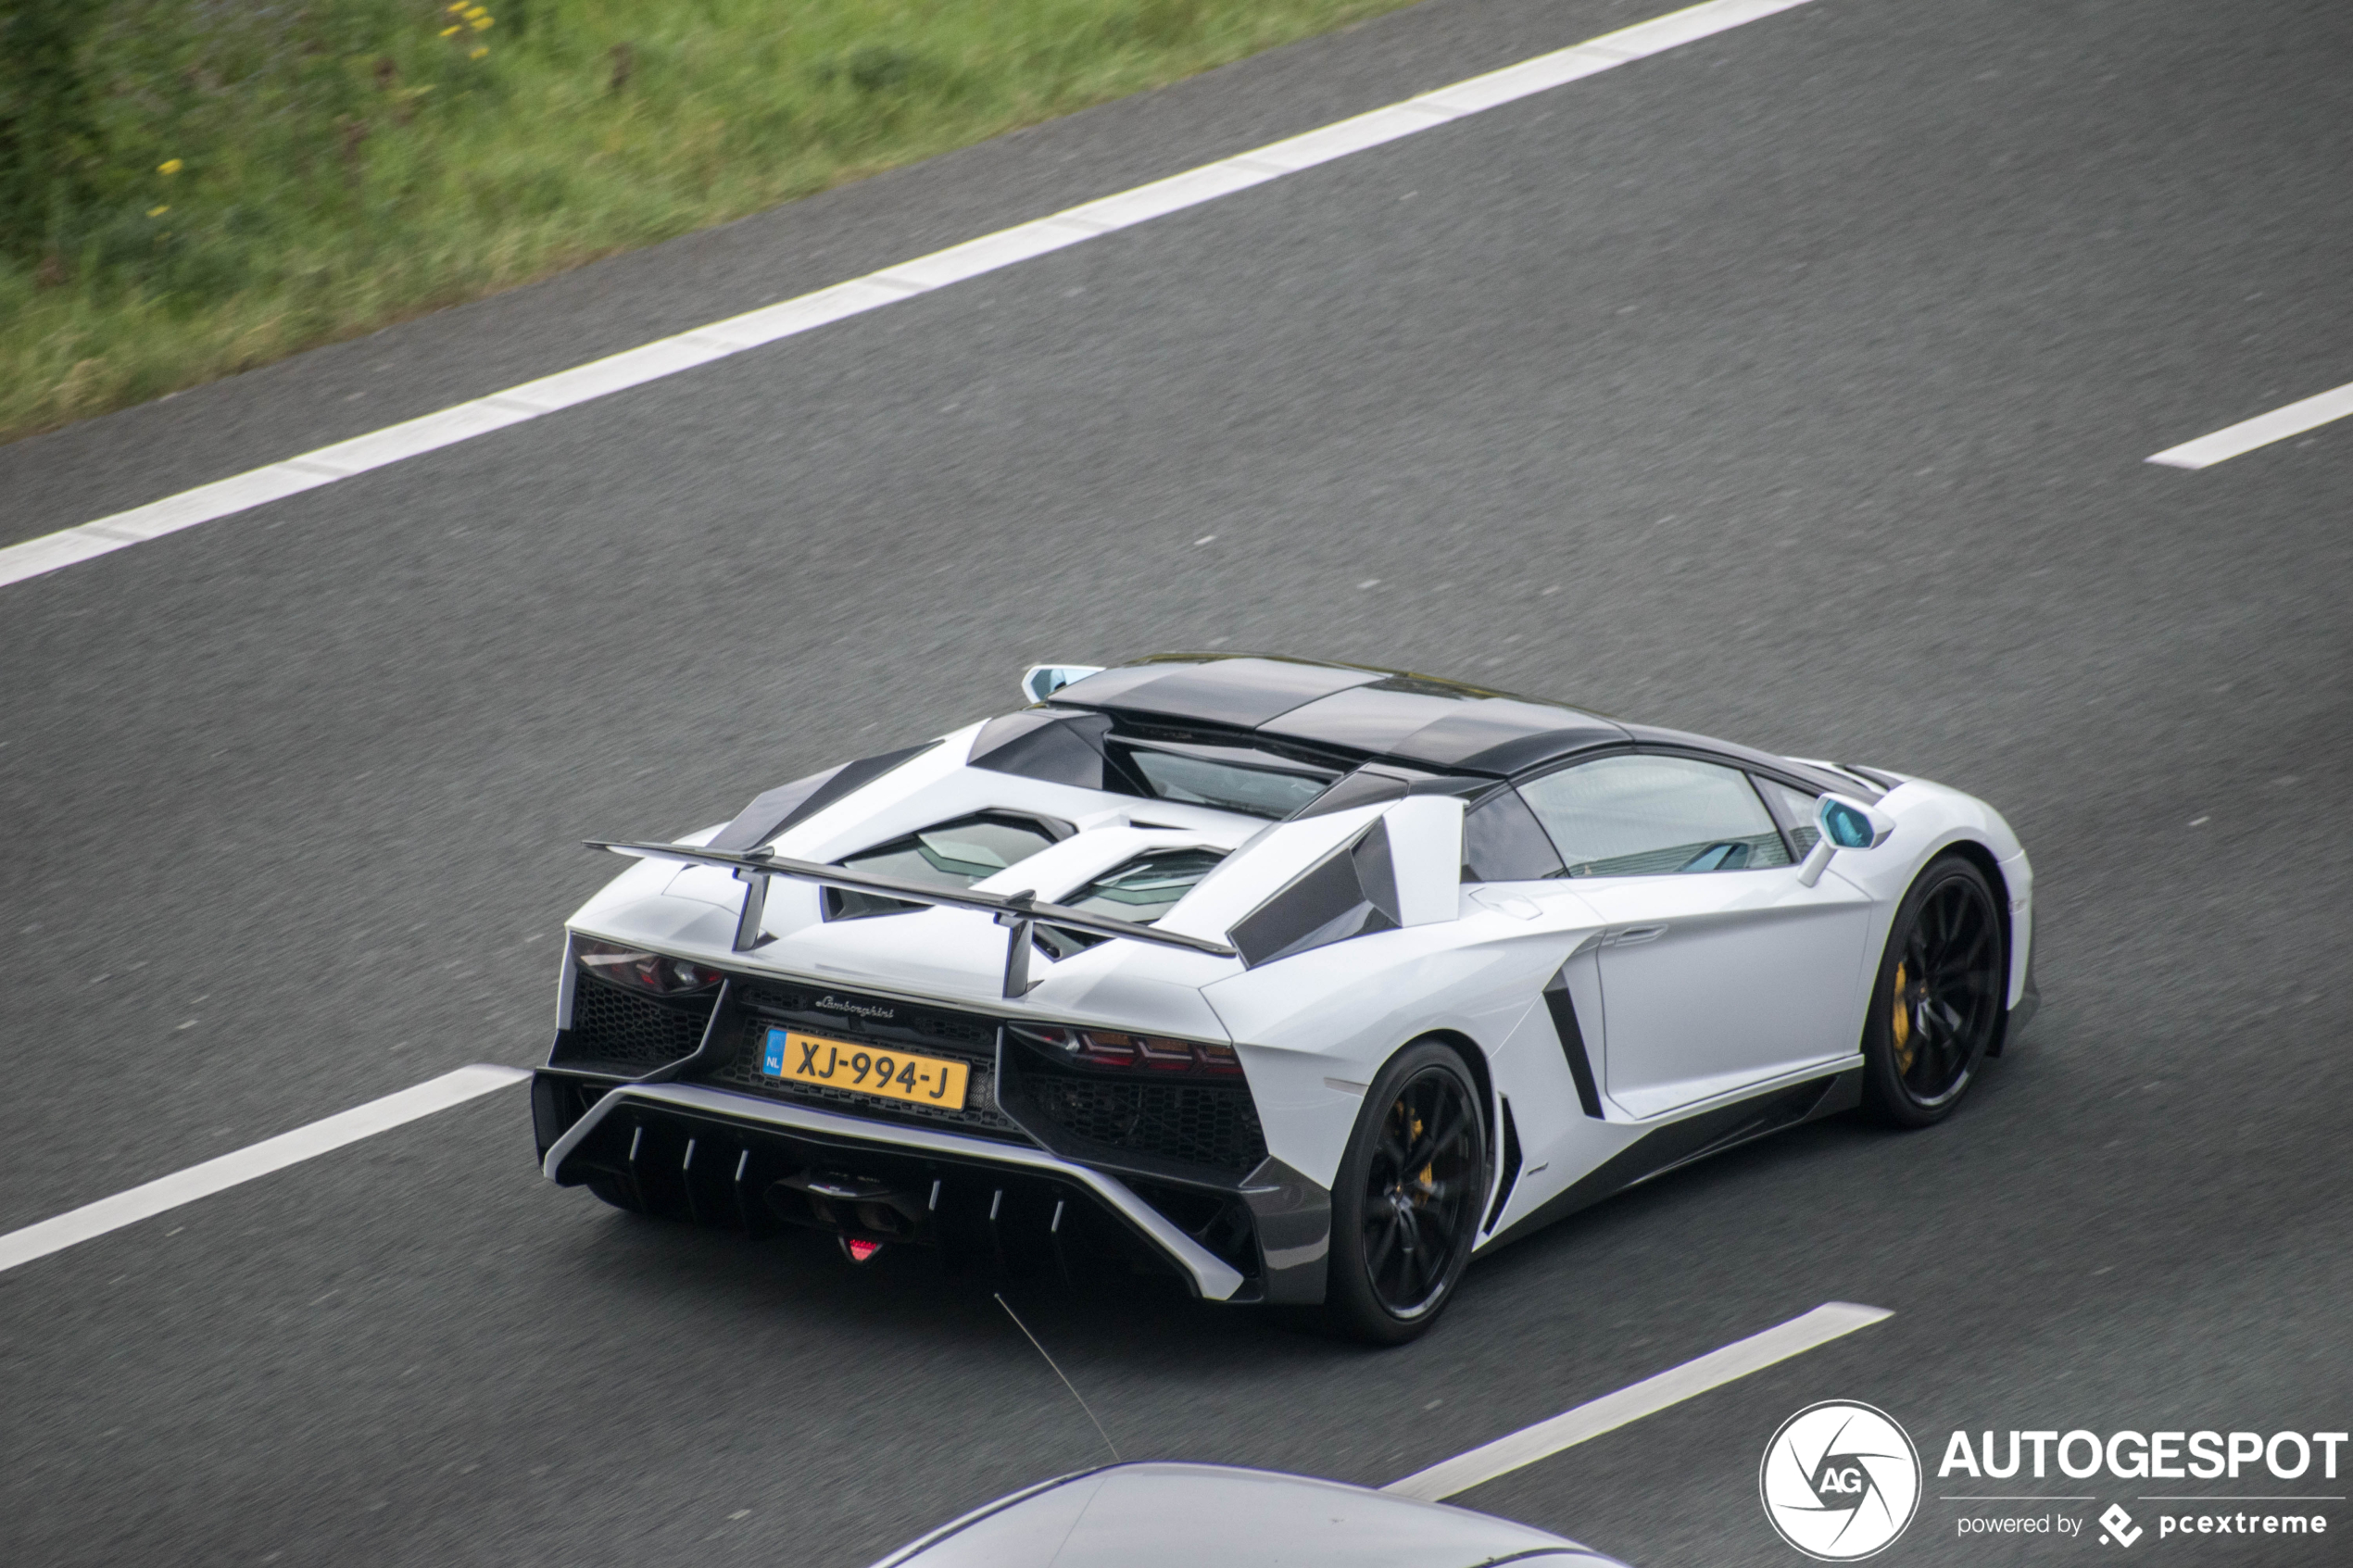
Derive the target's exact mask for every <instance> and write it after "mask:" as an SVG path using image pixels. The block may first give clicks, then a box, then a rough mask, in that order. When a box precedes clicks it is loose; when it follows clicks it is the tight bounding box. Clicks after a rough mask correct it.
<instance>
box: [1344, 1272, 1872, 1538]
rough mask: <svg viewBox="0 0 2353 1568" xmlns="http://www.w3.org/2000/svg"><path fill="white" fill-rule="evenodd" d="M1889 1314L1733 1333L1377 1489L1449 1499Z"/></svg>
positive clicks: (1842, 1312)
mask: <svg viewBox="0 0 2353 1568" xmlns="http://www.w3.org/2000/svg"><path fill="white" fill-rule="evenodd" d="M1894 1315H1895V1314H1894V1313H1893V1312H1891V1311H1888V1310H1887V1309H1886V1308H1884V1307H1861V1306H1856V1304H1855V1303H1853V1302H1851V1301H1826V1302H1824V1303H1823V1304H1822V1305H1820V1306H1818V1307H1817V1308H1815V1309H1814V1310H1813V1311H1810V1312H1803V1313H1800V1314H1799V1315H1798V1316H1796V1317H1793V1318H1792V1319H1790V1320H1789V1322H1787V1323H1780V1324H1777V1325H1775V1326H1774V1327H1772V1328H1768V1329H1767V1330H1766V1331H1765V1332H1764V1333H1762V1334H1752V1335H1750V1336H1748V1337H1747V1338H1746V1339H1736V1340H1734V1341H1733V1342H1732V1343H1731V1344H1730V1345H1727V1346H1724V1347H1723V1348H1721V1349H1716V1350H1710V1351H1709V1352H1707V1354H1705V1355H1704V1356H1699V1357H1695V1358H1694V1359H1692V1360H1691V1361H1685V1362H1684V1363H1683V1364H1682V1365H1681V1366H1678V1367H1669V1368H1667V1370H1666V1371H1665V1372H1662V1373H1660V1374H1657V1375H1656V1376H1655V1377H1646V1378H1644V1379H1642V1381H1641V1382H1640V1383H1635V1384H1630V1385H1629V1386H1626V1387H1624V1388H1620V1389H1619V1390H1617V1392H1616V1393H1615V1394H1604V1395H1603V1396H1602V1397H1601V1398H1600V1399H1589V1400H1587V1401H1586V1402H1585V1403H1583V1404H1581V1405H1579V1406H1578V1407H1577V1408H1576V1409H1574V1410H1568V1411H1562V1412H1561V1413H1560V1414H1558V1415H1556V1416H1554V1417H1552V1418H1551V1419H1549V1420H1546V1421H1540V1422H1538V1423H1536V1424H1534V1425H1533V1426H1523V1427H1521V1428H1520V1429H1519V1430H1518V1431H1516V1432H1513V1433H1509V1434H1507V1435H1505V1436H1501V1437H1498V1438H1496V1439H1495V1440H1494V1441H1493V1442H1491V1443H1484V1444H1481V1445H1480V1446H1479V1447H1478V1448H1476V1449H1471V1450H1470V1451H1469V1452H1468V1453H1464V1454H1457V1455H1455V1456H1454V1457H1453V1459H1450V1460H1446V1461H1442V1462H1441V1463H1438V1464H1433V1465H1431V1466H1430V1467H1429V1468H1428V1470H1420V1471H1416V1472H1415V1473H1414V1474H1411V1475H1408V1476H1406V1477H1405V1478H1404V1479H1403V1480H1401V1481H1391V1482H1390V1484H1389V1485H1388V1486H1383V1487H1382V1488H1381V1490H1382V1491H1384V1492H1395V1493H1396V1494H1398V1495H1399V1496H1400V1497H1408V1498H1419V1499H1423V1500H1424V1501H1426V1502H1436V1501H1438V1500H1439V1499H1441V1498H1451V1497H1453V1496H1454V1495H1455V1494H1456V1493H1458V1492H1466V1491H1468V1490H1470V1489H1471V1488H1472V1487H1473V1486H1479V1485H1481V1484H1483V1483H1485V1482H1489V1481H1492V1480H1494V1479H1495V1478H1496V1477H1497V1476H1499V1475H1508V1474H1511V1473H1512V1472H1513V1471H1515V1470H1519V1469H1522V1468H1524V1467H1525V1466H1528V1465H1530V1464H1533V1463H1535V1462H1536V1461H1538V1460H1540V1459H1549V1458H1551V1457H1552V1456H1553V1455H1554V1454H1556V1453H1559V1452H1560V1451H1561V1450H1562V1449H1572V1448H1575V1447H1576V1446H1577V1445H1578V1444H1579V1443H1582V1442H1586V1441H1588V1440H1590V1439H1592V1438H1594V1437H1598V1436H1602V1434H1604V1433H1605V1432H1615V1431H1617V1429H1618V1428H1619V1427H1621V1426H1624V1425H1626V1424H1629V1423H1630V1422H1636V1421H1640V1420H1641V1419H1642V1417H1644V1416H1646V1415H1655V1414H1656V1413H1658V1412H1659V1411H1663V1410H1665V1409H1667V1407H1668V1406H1669V1405H1679V1404H1681V1403H1682V1402H1683V1401H1684V1400H1685V1399H1691V1398H1692V1397H1693V1396H1694V1395H1698V1394H1705V1393H1706V1392H1707V1391H1708V1390H1709V1389H1711V1388H1720V1387H1722V1386H1724V1385H1725V1384H1727V1383H1733V1382H1737V1381H1738V1380H1740V1379H1741V1378H1743V1377H1746V1376H1747V1375H1748V1374H1751V1373H1753V1372H1761V1371H1763V1370H1764V1369H1765V1368H1767V1367H1768V1366H1771V1365H1772V1364H1774V1363H1775V1362H1776V1361H1787V1360H1789V1358H1790V1357H1792V1356H1796V1355H1802V1354H1804V1353H1805V1352H1806V1351H1807V1350H1811V1349H1815V1348H1818V1347H1820V1346H1823V1345H1827V1344H1829V1343H1830V1342H1831V1340H1833V1339H1837V1338H1841V1337H1843V1336H1846V1335H1849V1334H1852V1333H1854V1332H1855V1331H1856V1329H1858V1328H1869V1326H1870V1325H1871V1324H1873V1323H1881V1322H1883V1321H1884V1320H1886V1319H1888V1318H1891V1317H1894Z"/></svg>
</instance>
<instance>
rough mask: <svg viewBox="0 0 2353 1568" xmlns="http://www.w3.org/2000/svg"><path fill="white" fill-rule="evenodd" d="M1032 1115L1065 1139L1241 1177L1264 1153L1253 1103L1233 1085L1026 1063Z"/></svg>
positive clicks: (1242, 1089)
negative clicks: (1046, 1068) (1137, 1078)
mask: <svg viewBox="0 0 2353 1568" xmlns="http://www.w3.org/2000/svg"><path fill="white" fill-rule="evenodd" d="M1022 1083H1023V1086H1024V1089H1025V1090H1026V1093H1027V1095H1028V1097H1029V1098H1030V1100H1031V1102H1032V1103H1034V1104H1035V1105H1036V1106H1037V1108H1038V1113H1039V1114H1041V1115H1043V1116H1044V1117H1045V1118H1046V1119H1047V1120H1048V1121H1049V1122H1051V1123H1053V1125H1054V1126H1056V1127H1057V1128H1060V1129H1061V1130H1062V1131H1063V1132H1064V1133H1067V1134H1068V1135H1070V1136H1071V1137H1073V1138H1075V1139H1077V1140H1079V1141H1080V1142H1082V1143H1085V1144H1091V1145H1093V1146H1095V1147H1096V1148H1101V1149H1104V1150H1116V1151H1118V1152H1119V1153H1122V1154H1145V1155H1151V1156H1154V1157H1156V1158H1158V1159H1162V1160H1176V1161H1179V1162H1181V1163H1183V1164H1187V1165H1204V1166H1208V1167H1210V1168H1212V1169H1214V1170H1217V1171H1222V1172H1225V1173H1228V1174H1231V1175H1247V1174H1248V1173H1250V1172H1251V1171H1252V1169H1254V1168H1255V1167H1256V1166H1257V1164H1258V1162H1259V1161H1260V1160H1264V1159H1265V1158H1266V1135H1265V1133H1264V1132H1263V1131H1262V1130H1261V1129H1260V1127H1259V1124H1258V1107H1257V1106H1256V1105H1255V1104H1253V1103H1252V1100H1251V1098H1250V1090H1249V1089H1248V1088H1247V1087H1245V1086H1244V1085H1239V1084H1176V1083H1153V1082H1151V1081H1149V1080H1146V1081H1143V1082H1130V1081H1127V1080H1125V1079H1121V1078H1114V1077H1110V1076H1108V1075H1106V1076H1101V1077H1098V1076H1093V1075H1088V1076H1084V1077H1082V1076H1079V1075H1077V1074H1075V1073H1074V1074H1063V1073H1044V1072H1039V1071H1037V1070H1035V1069H1033V1068H1028V1067H1025V1068H1024V1069H1023V1072H1022Z"/></svg>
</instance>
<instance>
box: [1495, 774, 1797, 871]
mask: <svg viewBox="0 0 2353 1568" xmlns="http://www.w3.org/2000/svg"><path fill="white" fill-rule="evenodd" d="M1520 793H1521V794H1522V795H1523V796H1525V797H1527V799H1528V803H1529V806H1530V807H1532V808H1533V809H1535V812H1536V819H1537V821H1539V822H1541V823H1543V825H1544V831H1545V832H1546V833H1547V834H1551V835H1552V840H1553V843H1554V846H1555V847H1557V848H1558V849H1559V850H1560V857H1561V861H1562V863H1563V864H1564V865H1565V866H1567V869H1568V874H1569V875H1570V876H1653V875H1661V874H1667V873H1671V872H1735V871H1753V870H1755V869H1757V868H1759V867H1763V866H1786V865H1788V864H1789V863H1790V856H1789V847H1788V846H1787V845H1785V844H1784V843H1783V842H1782V841H1781V834H1780V829H1779V828H1777V827H1775V826H1774V825H1773V818H1772V815H1771V813H1769V812H1768V811H1767V810H1766V809H1765V802H1764V801H1762V800H1760V799H1758V798H1757V795H1756V791H1755V789H1754V788H1753V787H1752V786H1751V785H1750V784H1749V782H1748V775H1747V774H1745V773H1743V772H1742V771H1740V770H1738V769H1737V768H1723V767H1718V766H1717V765H1715V764H1714V763H1709V762H1697V761H1693V760H1692V759H1688V758H1682V757H1605V758H1603V759H1600V760H1599V761H1594V762H1587V763H1583V764H1581V765H1579V766H1578V767H1575V768H1564V769H1562V770H1561V771H1559V772H1557V773H1547V774H1546V775H1544V776H1543V777H1542V778H1541V779H1537V780H1534V781H1532V782H1531V783H1529V784H1523V785H1521V786H1520Z"/></svg>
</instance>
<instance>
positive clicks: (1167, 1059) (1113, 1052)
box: [1012, 1023, 1242, 1078]
mask: <svg viewBox="0 0 2353 1568" xmlns="http://www.w3.org/2000/svg"><path fill="white" fill-rule="evenodd" d="M1012 1029H1013V1033H1014V1034H1015V1035H1019V1036H1020V1037H1021V1038H1022V1039H1025V1040H1027V1041H1029V1042H1030V1043H1031V1044H1032V1045H1037V1046H1042V1047H1045V1048H1046V1049H1048V1050H1050V1051H1052V1052H1053V1053H1054V1054H1055V1055H1057V1056H1060V1057H1063V1058H1066V1059H1067V1060H1072V1061H1076V1062H1078V1063H1081V1064H1083V1065H1085V1066H1088V1067H1108V1068H1113V1069H1117V1070H1125V1071H1126V1072H1130V1073H1205V1074H1208V1075H1210V1076H1213V1077H1221V1078H1239V1077H1240V1076H1241V1075H1242V1062H1241V1058H1240V1057H1239V1056H1238V1055H1236V1054H1235V1052H1234V1047H1231V1046H1221V1045H1212V1044H1210V1043H1209V1042H1207V1041H1203V1040H1174V1039H1170V1038H1169V1037H1168V1036H1166V1035H1131V1034H1127V1033H1126V1032H1124V1031H1121V1030H1117V1029H1069V1028H1064V1027H1063V1026H1061V1025H1059V1024H1052V1023H1016V1024H1013V1025H1012Z"/></svg>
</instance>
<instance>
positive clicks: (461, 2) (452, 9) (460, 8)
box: [443, 0, 466, 17]
mask: <svg viewBox="0 0 2353 1568" xmlns="http://www.w3.org/2000/svg"><path fill="white" fill-rule="evenodd" d="M443 8H444V9H445V10H447V12H448V13H449V14H450V15H451V16H453V17H454V16H458V15H459V14H461V13H462V12H464V10H465V8H466V0H458V3H457V4H456V5H454V6H445V7H443Z"/></svg>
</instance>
